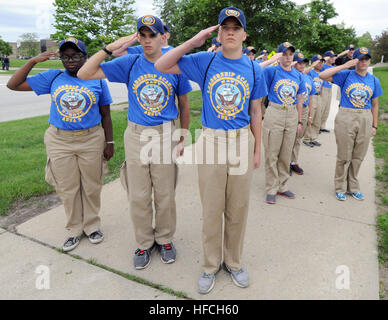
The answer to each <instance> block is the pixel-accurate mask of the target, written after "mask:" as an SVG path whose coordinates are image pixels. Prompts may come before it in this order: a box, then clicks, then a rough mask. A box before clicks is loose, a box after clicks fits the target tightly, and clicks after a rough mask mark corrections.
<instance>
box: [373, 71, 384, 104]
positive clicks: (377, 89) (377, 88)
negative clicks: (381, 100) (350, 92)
mask: <svg viewBox="0 0 388 320" xmlns="http://www.w3.org/2000/svg"><path fill="white" fill-rule="evenodd" d="M373 77H374V80H375V89H374V90H373V96H372V99H375V98H378V97H380V96H381V95H383V90H382V89H381V85H380V80H379V79H378V78H376V77H375V76H373Z"/></svg>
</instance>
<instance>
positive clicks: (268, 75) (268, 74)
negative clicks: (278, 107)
mask: <svg viewBox="0 0 388 320" xmlns="http://www.w3.org/2000/svg"><path fill="white" fill-rule="evenodd" d="M274 73H275V67H274V66H268V67H266V68H264V80H265V83H266V86H267V90H268V91H269V90H270V89H271V82H272V79H273V77H274Z"/></svg>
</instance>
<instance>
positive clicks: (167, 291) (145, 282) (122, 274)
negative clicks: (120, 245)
mask: <svg viewBox="0 0 388 320" xmlns="http://www.w3.org/2000/svg"><path fill="white" fill-rule="evenodd" d="M7 232H8V233H12V234H14V235H16V236H19V237H22V238H24V239H27V240H30V241H32V242H35V243H37V244H40V245H42V246H44V247H47V248H50V249H53V250H55V251H57V252H58V253H60V254H64V255H67V256H69V257H72V258H74V259H77V260H80V261H83V262H85V263H87V264H89V265H92V266H95V267H97V268H100V269H103V270H105V271H107V272H110V273H113V274H115V275H117V276H120V277H122V278H124V279H126V280H129V281H133V282H136V283H138V284H141V285H144V286H147V287H151V288H153V289H156V290H158V291H161V292H163V293H165V294H168V295H170V296H174V297H177V298H182V299H185V300H195V299H194V298H191V297H189V296H188V295H187V294H186V293H184V292H178V291H175V290H174V289H170V288H167V287H165V286H163V285H161V284H156V283H153V282H151V281H149V280H146V279H143V278H141V277H137V276H134V275H131V274H128V273H125V272H123V271H120V270H116V269H114V268H111V267H108V266H105V265H102V264H99V263H97V262H94V261H93V260H92V259H85V258H83V257H81V256H79V255H75V254H71V253H67V252H65V251H63V250H62V249H60V248H57V247H54V246H52V245H50V244H48V243H44V242H42V241H40V240H37V239H34V238H31V237H29V236H26V235H24V234H21V233H19V232H17V231H8V230H5V232H4V233H2V234H6V233H7ZM2 234H0V236H1V235H2Z"/></svg>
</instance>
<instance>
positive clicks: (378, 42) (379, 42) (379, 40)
mask: <svg viewBox="0 0 388 320" xmlns="http://www.w3.org/2000/svg"><path fill="white" fill-rule="evenodd" d="M382 56H384V57H385V59H384V60H385V61H387V58H388V30H384V31H383V32H382V33H381V35H380V36H377V37H376V38H375V40H374V41H373V50H372V61H373V62H374V63H377V62H380V61H381V57H382Z"/></svg>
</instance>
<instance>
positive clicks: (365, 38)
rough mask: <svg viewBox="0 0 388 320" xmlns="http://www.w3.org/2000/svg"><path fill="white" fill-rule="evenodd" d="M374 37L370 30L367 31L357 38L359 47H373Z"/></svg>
mask: <svg viewBox="0 0 388 320" xmlns="http://www.w3.org/2000/svg"><path fill="white" fill-rule="evenodd" d="M372 46H373V39H372V36H371V34H370V33H369V32H365V33H364V34H363V35H362V36H361V37H358V38H357V47H358V48H360V47H367V48H372Z"/></svg>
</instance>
